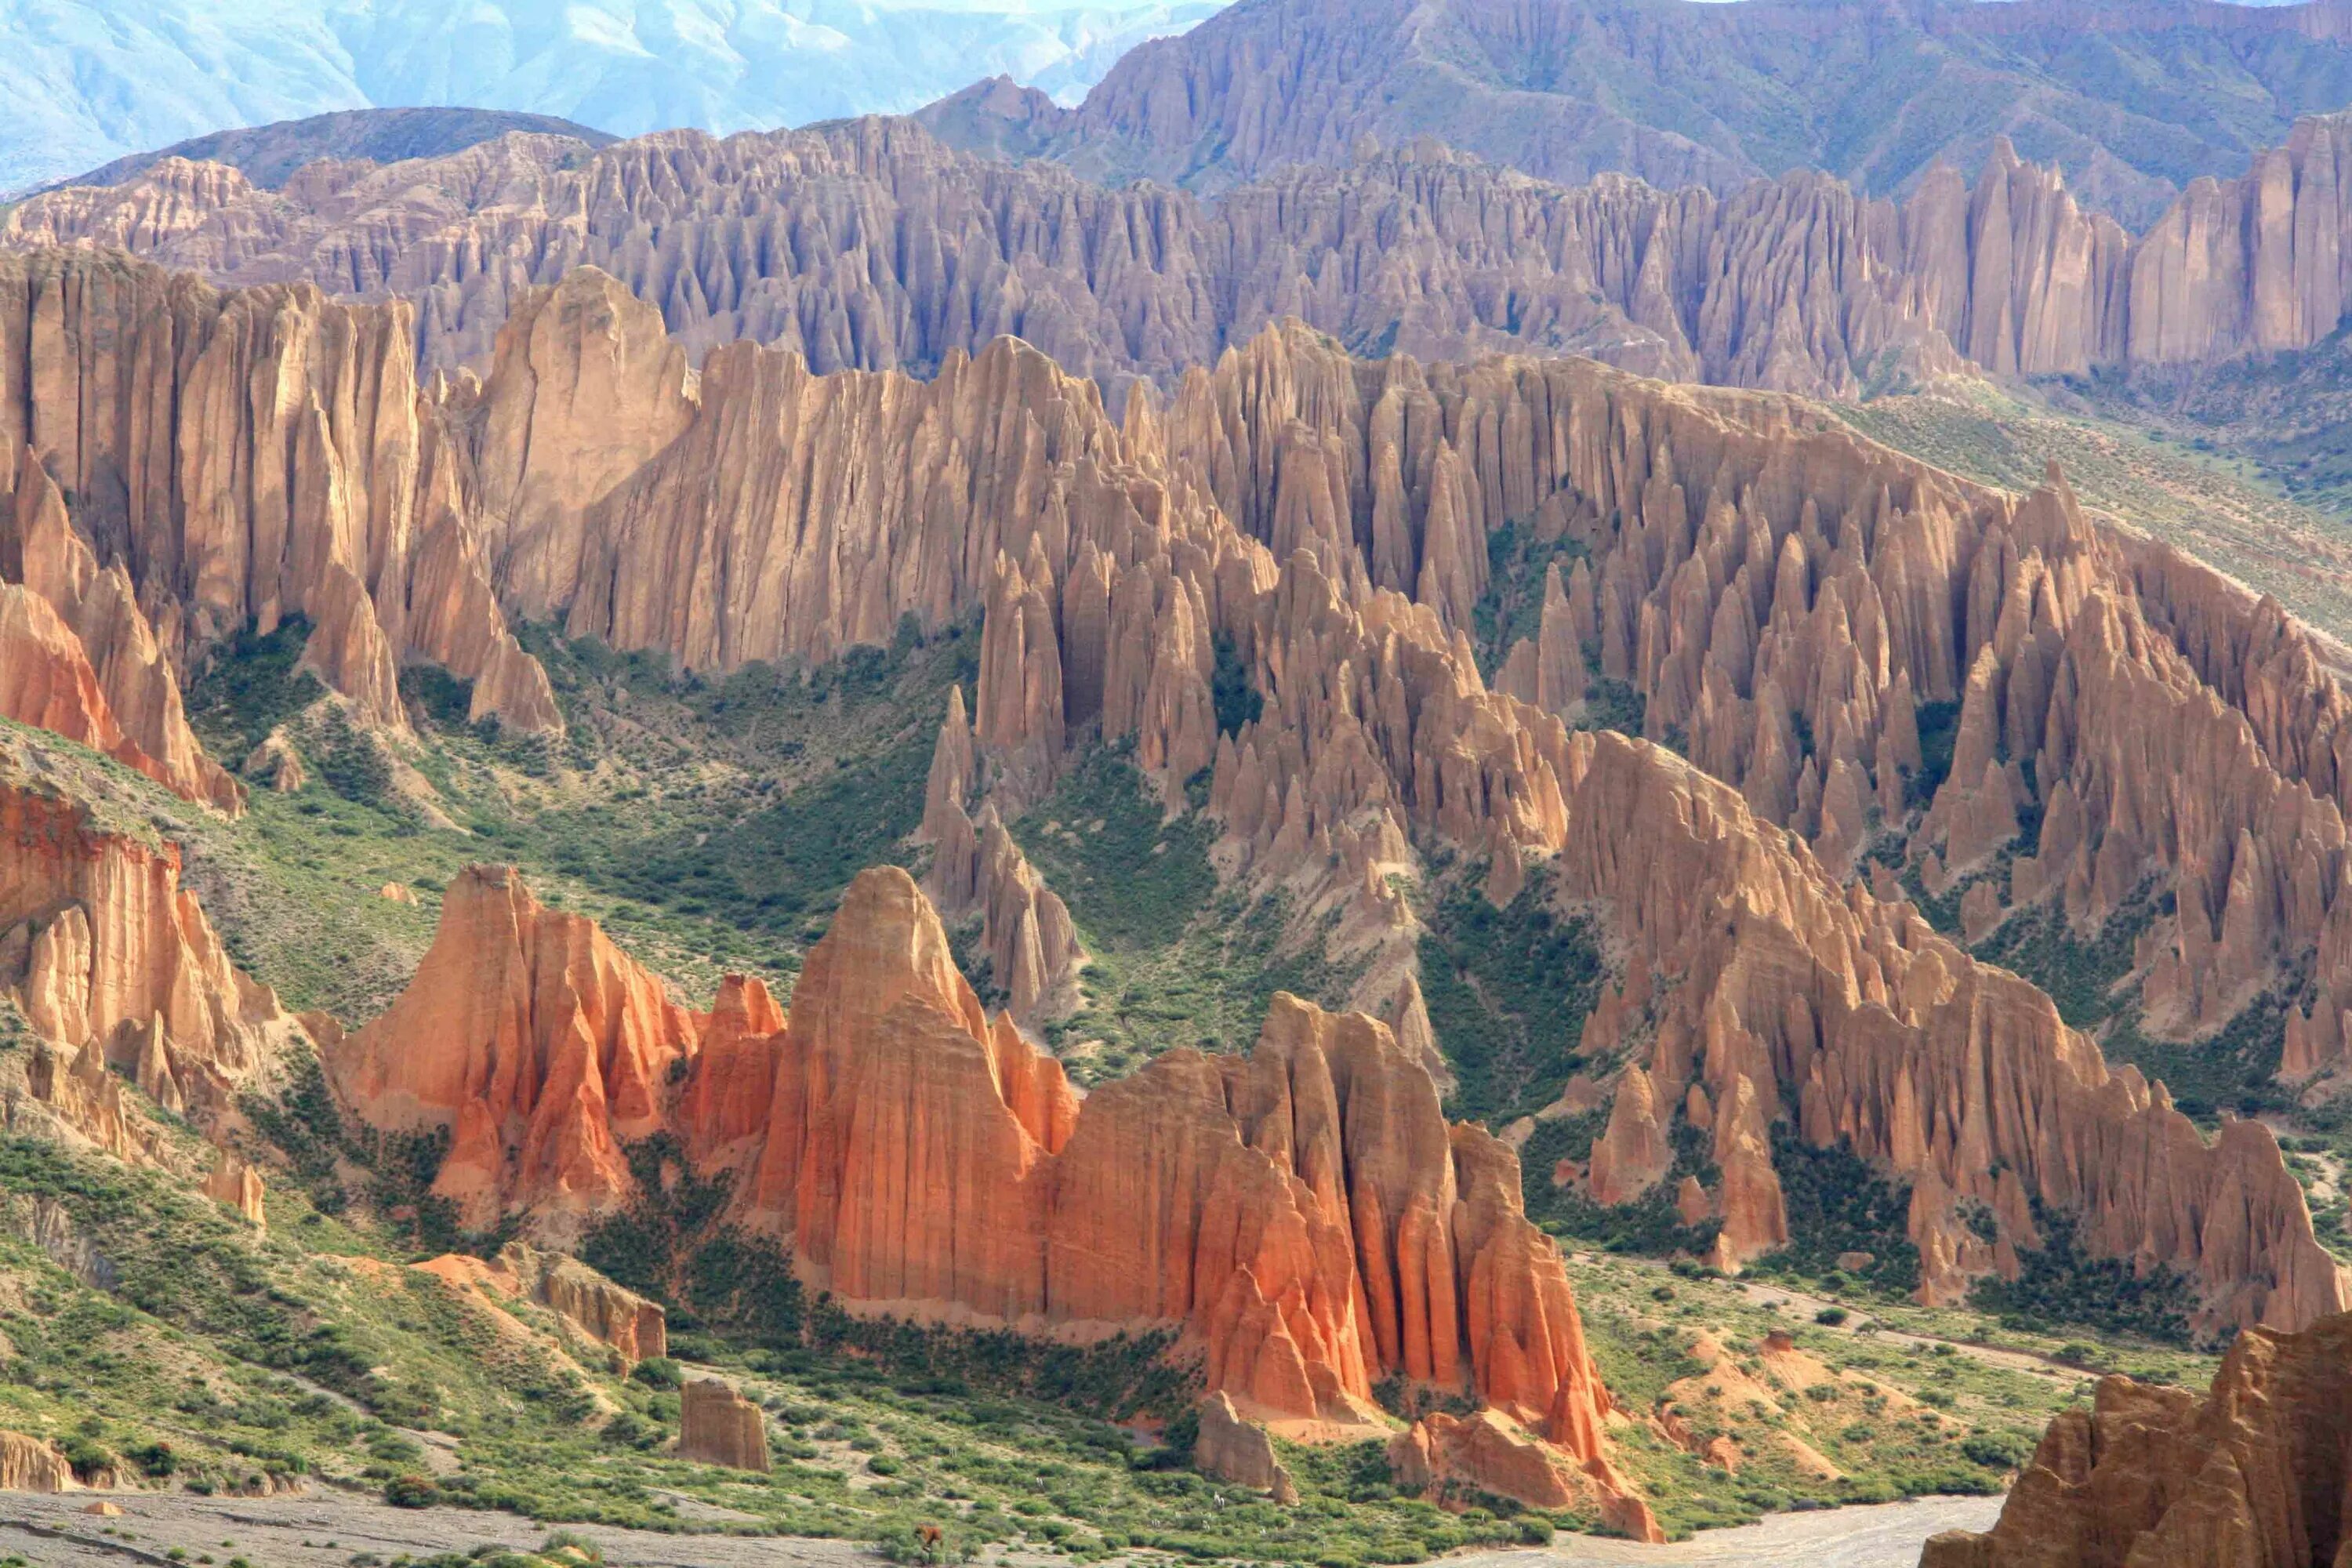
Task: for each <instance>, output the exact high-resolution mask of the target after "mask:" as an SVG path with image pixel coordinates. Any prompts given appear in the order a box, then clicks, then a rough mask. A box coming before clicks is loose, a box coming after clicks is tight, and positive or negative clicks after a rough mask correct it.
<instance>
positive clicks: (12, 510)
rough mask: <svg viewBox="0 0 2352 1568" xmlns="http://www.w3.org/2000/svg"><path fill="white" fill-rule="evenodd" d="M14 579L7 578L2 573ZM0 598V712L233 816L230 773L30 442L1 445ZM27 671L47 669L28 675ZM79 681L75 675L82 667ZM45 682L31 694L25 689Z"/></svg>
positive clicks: (124, 580)
mask: <svg viewBox="0 0 2352 1568" xmlns="http://www.w3.org/2000/svg"><path fill="white" fill-rule="evenodd" d="M12 581H13V582H14V583H15V584H17V585H16V586H13V587H12V586H8V585H7V584H9V583H10V582H12ZM0 602H5V604H7V605H9V606H10V607H9V608H8V609H7V611H6V618H7V621H8V623H9V624H10V625H11V626H14V627H15V630H14V631H13V632H7V633H0V635H5V636H10V637H14V638H15V639H16V642H17V644H18V651H17V652H16V654H15V655H14V656H12V657H11V658H10V659H9V660H8V661H7V663H8V666H9V667H10V668H12V669H13V670H15V672H16V674H15V678H14V679H13V680H11V681H10V682H9V685H10V687H11V688H12V695H10V696H8V697H6V698H5V699H0V709H5V711H6V712H7V713H8V714H9V716H10V717H12V718H15V719H17V720H19V721H22V722H25V723H28V724H35V725H38V726H39V727H40V728H42V729H46V730H55V731H58V733H60V734H62V735H65V736H67V737H68V738H69V739H72V740H76V741H79V742H82V743H83V744H85V745H88V746H90V747H91V748H93V749H94V750H97V751H101V752H106V753H107V754H108V755H109V756H111V757H113V758H114V759H115V760H116V761H118V762H121V763H125V764H127V765H128V766H131V767H133V768H136V769H137V770H138V771H140V772H141V773H145V774H147V775H148V776H149V777H151V778H152V779H154V780H155V781H156V782H157V783H159V784H163V785H165V786H166V787H168V788H171V789H173V790H176V791H178V792H179V793H180V794H181V795H185V796H187V797H188V798H189V799H191V800H196V801H202V802H204V803H205V804H207V805H214V806H217V807H219V808H220V809H221V810H223V811H227V812H231V813H234V812H236V810H238V809H239V808H240V807H241V806H242V805H243V801H244V797H243V795H242V793H241V792H240V791H239V790H238V788H237V786H236V783H235V781H233V780H231V779H230V778H229V777H228V776H227V774H226V773H224V772H222V770H221V768H220V766H219V765H218V764H217V763H215V762H214V761H213V760H212V759H211V758H209V757H207V756H205V752H204V748H203V747H202V746H201V745H200V744H199V743H198V742H197V741H196V737H195V734H194V731H191V730H190V729H189V728H188V721H187V717H186V715H185V713H184V711H183V710H182V707H181V702H180V687H179V682H178V680H177V679H176V678H175V677H174V676H173V671H172V668H171V666H170V664H169V663H168V662H167V661H166V660H165V658H164V657H163V649H162V647H160V646H159V645H158V644H157V642H156V640H155V634H154V631H153V629H152V626H150V625H149V623H148V619H147V616H146V614H145V612H143V611H142V610H141V609H140V607H139V604H138V600H137V597H136V595H134V594H133V592H132V589H131V579H130V577H129V575H128V574H125V573H124V572H123V571H122V570H121V568H120V567H116V568H112V569H110V570H105V571H101V570H100V568H99V565H98V562H97V558H96V557H95V556H94V555H93V554H92V553H91V552H90V549H89V545H88V544H87V543H86V542H84V541H83V540H82V538H81V537H80V535H79V534H77V533H76V532H75V531H74V530H73V525H72V523H71V522H70V521H68V518H67V515H66V505H65V497H64V495H63V493H62V492H60V491H59V490H58V486H57V481H56V480H54V479H51V478H50V477H49V475H48V473H47V470H46V469H44V468H42V467H41V466H40V463H39V462H38V460H37V458H35V456H34V453H33V449H32V448H31V447H16V449H15V450H14V452H13V453H11V452H10V451H9V450H8V445H7V444H6V443H5V442H0ZM36 671H43V672H46V673H43V674H40V675H36V673H35V672H36ZM85 671H86V673H87V679H85V673H84V672H85ZM34 685H38V686H41V687H44V688H47V698H46V700H35V694H34V692H33V691H32V689H31V688H32V686H34Z"/></svg>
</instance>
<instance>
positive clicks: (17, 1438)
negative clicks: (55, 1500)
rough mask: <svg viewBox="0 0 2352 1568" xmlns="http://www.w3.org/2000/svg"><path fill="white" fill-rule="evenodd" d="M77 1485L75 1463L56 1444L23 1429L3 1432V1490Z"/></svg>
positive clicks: (0, 1472)
mask: <svg viewBox="0 0 2352 1568" xmlns="http://www.w3.org/2000/svg"><path fill="white" fill-rule="evenodd" d="M77 1489H78V1483H77V1482H76V1481H75V1480H74V1474H73V1467H72V1466H70V1465H68V1464H67V1463H66V1457H65V1455H64V1453H63V1452H61V1451H60V1450H59V1449H58V1447H57V1445H56V1444H54V1443H49V1442H45V1441H43V1440H42V1439H40V1438H38V1437H27V1436H25V1435H24V1434H23V1433H22V1432H0V1492H69V1491H74V1490H77Z"/></svg>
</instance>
